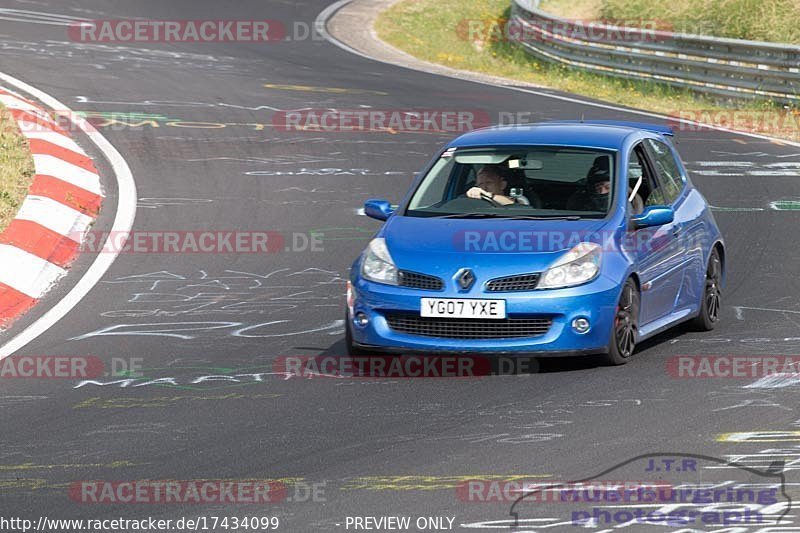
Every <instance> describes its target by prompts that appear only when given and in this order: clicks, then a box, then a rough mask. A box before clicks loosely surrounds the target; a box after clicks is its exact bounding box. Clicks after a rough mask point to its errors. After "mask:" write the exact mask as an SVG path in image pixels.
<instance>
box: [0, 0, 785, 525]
mask: <svg viewBox="0 0 800 533" xmlns="http://www.w3.org/2000/svg"><path fill="white" fill-rule="evenodd" d="M329 3H330V2H327V1H298V2H293V1H285V0H280V1H278V0H275V1H256V0H240V1H237V2H225V3H224V9H221V7H222V4H221V3H220V2H211V1H208V0H171V1H169V2H164V1H154V0H137V1H135V2H131V1H120V0H58V1H55V0H41V1H36V2H29V1H21V0H7V2H6V5H5V7H7V8H11V9H18V10H28V11H36V12H46V13H55V14H60V15H67V16H69V17H76V18H80V17H86V18H95V19H128V18H150V19H218V18H225V19H231V20H233V19H263V18H269V19H276V20H280V21H283V22H284V23H285V24H286V25H287V26H289V27H291V26H292V25H293V24H294V23H295V22H300V23H304V24H305V25H306V26H311V25H313V21H314V19H315V18H316V17H317V15H318V14H319V13H320V12H321V11H322V10H323V9H324V8H325V7H326V6H327V5H328V4H329ZM10 19H15V20H10ZM42 20H48V19H47V17H45V18H44V19H38V21H32V20H30V19H27V18H26V17H19V16H10V15H9V14H8V13H7V12H2V11H0V71H2V72H4V73H6V74H9V75H11V76H15V77H17V78H20V79H22V80H24V81H25V82H27V83H29V84H31V85H33V86H34V87H36V88H38V89H41V90H42V91H44V92H46V93H48V94H50V95H52V96H54V97H55V98H57V99H59V100H61V101H62V102H63V103H65V104H66V105H67V106H69V107H70V108H72V109H73V110H75V111H85V112H88V113H91V114H92V115H90V116H101V117H103V116H104V117H108V116H111V115H108V114H110V113H112V114H114V115H113V116H114V117H116V118H117V119H119V121H120V122H122V123H123V124H122V125H120V124H112V125H109V126H108V127H105V128H102V129H101V133H103V135H105V136H106V138H107V139H108V140H109V141H110V142H111V143H112V144H113V145H114V146H115V147H116V148H117V150H119V152H120V153H121V154H122V155H123V156H124V158H125V159H126V161H127V163H128V164H129V165H130V167H131V170H132V171H133V175H134V178H135V181H136V186H137V190H138V195H139V200H138V208H137V214H136V220H135V224H134V230H137V231H173V230H180V231H184V230H185V231H192V230H204V229H213V230H234V229H240V230H268V231H278V232H281V233H282V234H283V235H289V236H291V235H293V234H295V233H297V234H305V235H306V236H307V235H309V234H320V233H321V234H323V235H324V240H323V241H322V246H323V248H324V250H323V251H317V252H314V251H311V250H304V251H288V252H287V251H281V252H280V253H274V254H269V255H264V254H202V253H200V254H175V253H161V254H121V255H120V256H119V257H118V258H117V260H116V261H115V262H114V264H113V265H112V267H111V268H110V270H109V271H108V272H107V273H106V274H105V276H104V277H103V279H102V281H101V282H100V283H98V284H97V286H96V287H95V288H94V289H93V290H92V291H91V292H89V294H88V295H87V296H86V297H85V298H84V299H83V300H82V301H80V303H79V304H78V305H77V306H76V307H75V308H74V309H73V310H72V311H71V312H70V313H69V314H67V315H66V316H65V317H64V318H63V319H62V320H60V321H59V322H58V323H57V324H56V325H54V326H53V327H52V328H50V329H49V330H47V331H46V332H45V333H44V334H42V335H41V336H39V337H38V338H37V339H35V340H34V341H33V342H31V343H30V344H28V345H27V346H25V347H24V348H23V349H21V350H20V351H19V352H18V354H40V355H41V354H45V355H50V354H61V355H87V354H89V355H93V356H96V357H98V358H100V359H102V360H103V361H104V362H105V364H106V365H107V366H106V368H111V367H112V364H115V365H117V368H116V370H119V369H120V368H122V367H124V366H125V365H127V366H128V367H132V368H131V369H132V370H137V368H136V365H138V367H139V371H140V373H141V374H142V375H143V376H144V378H137V379H136V380H135V383H133V384H129V386H121V385H122V384H121V383H120V382H118V380H119V379H121V378H120V377H119V376H104V377H99V378H97V379H96V380H95V382H94V383H83V384H82V383H81V382H80V381H79V380H63V379H61V380H60V379H49V380H48V379H3V380H0V516H4V517H23V518H29V519H32V520H34V521H35V520H37V519H38V518H39V517H40V516H47V517H49V518H65V519H66V518H77V519H79V518H84V519H86V518H97V519H111V518H118V517H123V518H144V517H148V516H152V517H157V518H163V519H178V518H181V517H200V516H212V515H215V516H219V517H222V516H276V517H279V519H280V521H281V525H280V528H279V530H282V531H291V532H312V531H338V530H346V529H345V528H346V523H347V522H346V520H347V517H348V516H349V517H354V516H375V517H378V516H411V517H413V520H416V518H417V517H452V518H454V522H453V525H452V528H453V529H459V530H465V531H466V530H477V531H495V530H497V529H489V528H488V526H489V525H490V524H488V523H487V522H490V521H507V520H509V508H510V506H511V505H510V503H509V502H495V503H483V502H471V501H464V498H460V497H459V494H458V493H457V490H456V489H457V486H458V485H459V483H461V482H463V481H465V480H475V479H478V480H482V479H489V478H490V477H491V478H492V479H507V478H509V477H512V476H513V477H517V478H523V477H524V478H525V479H533V478H541V479H555V480H576V479H585V478H589V477H594V476H596V475H598V474H599V473H602V472H604V471H607V470H609V469H613V468H615V467H616V466H617V465H619V464H620V463H623V462H625V461H627V460H629V459H632V458H636V457H638V456H640V455H642V454H651V453H658V454H661V455H664V456H667V455H676V456H678V455H680V454H700V455H703V456H709V457H713V458H717V459H719V460H720V461H723V462H724V461H729V460H735V461H742V462H744V464H748V465H750V466H752V467H753V468H761V469H765V468H766V467H768V466H769V465H770V464H771V463H772V462H773V461H774V460H785V461H786V464H785V467H784V469H785V470H784V471H785V474H786V485H787V486H788V489H789V492H791V491H792V489H793V488H795V487H797V485H796V483H798V482H800V479H798V476H797V474H796V473H797V471H798V469H800V466H797V465H800V403H799V402H798V399H797V398H798V396H797V391H798V386H800V379H798V380H793V379H790V378H787V379H785V380H783V381H780V382H777V383H776V382H775V381H772V382H769V383H767V382H764V381H757V379H755V378H754V379H720V378H718V379H678V378H675V377H673V376H671V375H670V374H669V373H668V372H667V362H668V361H669V360H670V358H671V357H673V356H676V355H707V354H719V355H765V354H770V355H772V354H776V355H778V354H785V355H791V354H796V353H798V349H800V330H799V329H798V325H800V318H798V317H800V314H799V313H800V307H799V306H798V301H797V298H796V295H797V294H800V277H798V276H797V268H796V265H797V264H798V262H800V251H799V250H800V246H798V243H799V242H800V237H799V236H798V234H797V232H796V231H795V230H796V228H797V227H798V222H800V220H799V219H798V216H800V212H798V211H782V210H775V209H773V208H771V202H775V201H779V200H786V199H797V197H798V196H800V193H798V189H797V183H796V182H797V180H798V179H800V149H798V148H796V147H792V146H788V145H783V144H781V143H777V142H774V141H769V140H763V139H756V138H751V137H745V136H741V135H735V134H730V133H724V132H718V131H696V132H693V131H683V132H679V134H678V137H677V138H678V143H679V150H680V151H681V153H682V155H683V157H684V159H685V161H686V163H687V166H688V168H689V169H690V172H691V173H692V177H693V180H694V182H695V183H696V184H697V186H698V187H699V189H700V190H701V191H702V192H703V194H704V195H705V196H706V198H707V199H708V201H709V202H710V203H711V204H712V205H713V206H715V207H716V208H718V209H717V210H716V212H715V216H716V218H717V221H718V223H719V225H720V227H721V229H722V231H723V234H724V236H725V238H726V241H727V250H728V256H727V264H728V286H727V290H726V292H725V293H724V307H723V310H722V323H721V324H720V326H718V328H717V329H716V330H715V331H713V332H711V333H707V334H702V333H694V332H688V331H686V330H684V329H678V330H676V331H673V332H669V333H667V334H663V335H662V336H660V337H658V338H657V339H655V340H653V341H649V342H647V343H646V344H645V345H643V346H640V348H639V351H638V354H637V355H636V357H635V358H634V360H633V361H632V362H631V363H629V364H628V365H626V366H623V367H618V368H608V367H602V366H598V365H597V364H596V363H595V362H594V361H593V360H591V359H575V360H559V361H542V362H541V364H540V366H539V367H538V371H533V372H524V373H522V374H520V375H514V376H497V377H488V378H483V379H452V380H448V379H395V380H369V379H360V380H349V379H326V378H314V379H283V377H282V376H279V375H275V374H272V373H271V372H272V370H273V365H274V362H275V360H276V358H278V357H279V356H285V355H296V354H303V355H316V354H323V353H324V354H334V355H341V354H344V343H343V341H344V333H343V331H344V330H343V327H342V324H343V312H344V305H345V301H344V292H345V279H346V276H347V271H348V268H349V266H350V264H351V262H352V260H353V259H354V258H355V257H356V256H357V255H358V254H359V253H360V252H361V251H362V250H363V248H364V246H365V245H366V243H367V242H368V241H369V239H370V237H371V235H372V234H373V233H374V232H375V231H376V230H377V229H378V227H379V223H378V222H377V221H374V220H372V219H369V218H367V217H364V216H361V215H359V214H358V212H357V210H358V208H360V207H362V206H363V201H364V200H365V199H367V198H372V197H377V198H387V199H390V200H393V201H398V200H400V199H401V197H402V195H404V193H405V192H406V189H407V186H408V184H409V183H410V181H411V180H412V178H413V174H414V173H415V172H417V171H419V169H420V168H421V167H422V166H423V165H424V164H425V163H426V162H427V160H428V159H429V158H430V157H431V156H432V155H433V154H434V153H435V152H436V150H438V149H439V147H440V146H441V145H442V144H443V143H445V142H446V141H447V140H448V139H449V138H451V137H452V136H453V135H454V134H452V133H404V132H386V131H356V132H324V133H320V132H309V131H300V132H288V131H280V130H279V129H277V128H275V127H273V126H272V125H271V122H272V119H273V115H274V114H275V113H276V112H278V111H280V110H291V109H302V108H313V109H326V108H337V109H358V108H366V107H365V106H371V107H372V108H374V109H420V108H426V109H447V110H459V109H479V110H483V111H485V112H486V113H488V114H489V116H490V117H492V119H493V120H494V121H496V117H498V116H499V114H500V113H501V112H505V113H516V112H520V111H521V112H531V113H532V119H534V120H547V119H557V118H569V119H574V118H580V117H582V116H583V117H585V118H586V119H595V118H597V119H599V118H609V119H627V120H641V117H640V116H638V115H635V114H627V113H620V112H614V111H609V110H605V109H602V108H597V107H592V106H587V105H583V104H580V103H574V102H569V101H565V100H556V99H551V98H546V97H542V96H537V95H531V94H526V93H524V92H518V91H514V90H510V89H506V88H495V87H491V86H488V85H482V84H477V83H470V82H467V81H460V80H456V79H450V78H443V77H439V76H434V75H429V74H425V73H421V72H417V71H412V70H407V69H403V68H400V67H394V66H391V65H387V64H384V63H380V62H375V61H370V60H368V59H365V58H362V57H359V56H356V55H352V54H349V53H348V52H346V51H344V50H342V49H340V48H338V47H336V46H334V45H332V44H331V43H329V42H327V41H325V40H322V39H305V40H300V41H287V42H277V43H268V44H265V43H225V42H221V43H202V44H201V43H197V44H191V43H180V44H163V43H128V44H122V43H76V42H72V41H70V39H69V38H68V36H67V32H66V28H65V27H64V26H63V25H51V24H45V23H41V21H42ZM99 113H102V114H105V115H97V114H99ZM126 124H127V125H126ZM220 125H224V126H222V127H221V126H220ZM78 141H79V142H80V143H81V144H82V146H83V147H84V148H85V149H86V150H87V151H89V152H90V153H91V154H92V155H94V156H96V157H97V165H98V168H99V169H100V171H101V173H102V174H103V176H104V179H105V186H106V188H107V190H108V196H109V199H108V200H107V201H106V203H105V204H104V209H103V213H102V215H101V217H100V218H99V220H98V223H97V226H96V229H104V228H105V229H107V228H108V227H110V223H111V220H112V219H113V215H114V212H115V208H116V203H117V201H118V197H117V194H116V185H115V181H114V179H113V174H112V173H111V172H110V167H109V164H108V162H107V161H105V160H103V159H102V157H101V156H100V154H99V152H98V151H97V149H96V147H94V146H93V145H92V144H91V143H88V142H87V141H86V139H85V138H81V137H78ZM301 240H302V239H301ZM287 242H288V241H287ZM91 260H92V257H91V255H87V254H84V255H82V256H81V258H80V259H79V261H78V263H77V264H76V265H75V266H74V267H73V270H72V272H71V274H70V275H69V276H68V277H67V278H66V280H65V281H63V282H62V283H61V284H60V285H59V286H58V287H57V288H56V289H55V290H54V291H52V292H51V293H50V294H49V295H48V297H47V298H46V299H45V300H44V301H43V302H41V303H40V304H39V306H37V307H36V308H35V310H34V311H32V312H31V313H29V314H28V315H26V316H25V317H24V318H23V319H22V320H20V321H18V322H17V323H16V324H15V325H14V326H13V327H12V328H11V329H10V330H9V331H6V332H4V333H3V334H2V336H0V344H2V343H3V342H4V341H6V340H8V339H10V338H11V337H13V336H14V335H15V334H17V333H19V332H20V331H23V330H24V329H25V328H26V326H28V325H29V324H30V323H31V322H32V321H33V320H34V319H35V318H36V317H38V316H40V315H41V314H42V313H43V312H44V311H45V310H46V309H47V308H48V306H51V305H53V304H54V303H55V302H57V301H58V300H59V298H60V297H61V296H63V295H64V294H65V292H66V291H67V290H68V289H69V287H70V286H71V285H72V284H74V283H75V282H76V281H77V280H78V278H79V277H80V273H81V272H82V270H83V269H85V268H86V266H87V265H88V264H89V263H90V262H91ZM0 268H2V265H0ZM122 369H123V370H124V369H125V368H122ZM243 374H249V375H250V376H245V377H243V376H242V375H243ZM253 374H257V375H255V376H253ZM233 375H239V377H237V378H235V379H225V378H224V377H222V378H220V376H233ZM204 376H216V379H210V378H207V379H198V378H201V377H204ZM164 378H173V379H171V380H167V379H164ZM156 380H160V381H156ZM114 382H116V383H114ZM102 383H109V384H105V385H104V384H102ZM753 383H756V384H755V386H750V387H747V386H748V385H751V384H753ZM709 461H710V459H709ZM640 465H641V463H640ZM704 468H706V470H703V469H702V468H699V467H698V469H697V472H696V473H695V474H692V475H694V476H695V477H694V478H693V479H692V480H693V481H703V480H710V479H715V480H718V481H720V480H726V481H732V480H739V479H740V477H741V476H740V477H737V476H739V475H740V472H738V471H737V469H735V468H733V467H730V466H728V467H727V469H726V468H725V465H724V464H717V465H716V467H715V466H714V464H713V462H709V463H708V464H707V465H705V467H704ZM686 474H687V476H688V477H686V479H687V480H688V479H689V477H690V476H689V475H688V472H687V473H686ZM750 474H751V473H748V474H747V475H750ZM637 476H639V477H637ZM643 476H648V472H647V471H643V470H642V469H641V468H639V470H638V471H636V469H633V470H630V468H629V469H628V470H627V471H625V472H614V471H612V472H611V473H607V474H605V475H604V478H605V479H614V480H620V479H633V480H637V479H648V478H647V477H643ZM726 476H727V477H726ZM143 479H151V480H198V479H214V480H242V479H277V480H283V481H284V482H285V483H286V484H287V486H288V487H289V489H288V490H289V491H288V495H289V499H290V500H292V501H284V502H281V503H275V504H272V505H269V506H267V507H264V506H259V505H255V504H245V503H218V504H211V505H192V504H141V503H140V504H133V505H132V504H124V503H117V504H107V503H97V504H91V503H82V502H78V501H76V500H75V498H73V497H71V495H70V489H71V487H74V484H75V483H76V482H81V481H85V480H107V481H121V480H143ZM314 488H316V489H317V495H316V496H313V497H312V496H310V495H309V494H308V491H309V490H312V489H314ZM298 500H299V501H298ZM559 512H560V511H559ZM791 514H792V513H791V512H790V513H789V515H787V520H790V519H791V516H790V515H791ZM523 516H524V517H526V518H531V517H533V518H537V517H538V518H542V519H543V521H541V522H525V523H524V524H525V525H526V527H527V528H528V529H524V528H523V529H519V530H518V531H522V530H526V531H534V530H535V531H538V530H542V531H548V530H561V529H558V528H555V527H553V528H552V529H547V528H540V529H535V528H534V526H535V525H536V524H538V526H544V525H546V524H549V523H550V522H547V519H549V518H553V517H555V516H558V514H557V513H549V514H548V512H544V511H543V510H542V509H541V508H537V507H536V506H534V505H526V506H525V507H524V509H523V510H522V511H521V512H520V517H523ZM444 525H445V526H446V525H447V521H446V520H445V521H444ZM500 525H501V526H505V525H508V522H501V523H500ZM609 527H611V526H609ZM352 529H353V526H350V530H352ZM429 529H430V528H429ZM567 529H569V530H574V529H575V528H574V527H566V526H565V527H564V529H563V530H567ZM622 529H623V530H627V531H646V530H650V529H647V528H646V527H645V526H643V525H641V524H638V525H637V524H634V525H630V526H627V527H624V528H622ZM652 529H653V530H654V531H655V530H657V529H658V530H660V531H671V530H679V529H680V528H677V527H676V528H667V527H664V526H660V527H659V528H656V527H653V528H652ZM68 530H70V529H62V530H61V531H68ZM208 530H213V529H210V528H209V529H208ZM216 530H217V531H224V530H225V529H223V527H222V526H220V527H218V528H216ZM241 530H242V531H244V529H241ZM380 530H382V529H380ZM412 530H413V529H412ZM500 530H504V529H500ZM597 530H600V528H598V529H597ZM701 530H702V531H705V529H701ZM751 530H752V531H755V530H756V529H751ZM751 530H748V531H751ZM790 530H791V529H785V530H781V531H790ZM53 531H57V530H56V529H53Z"/></svg>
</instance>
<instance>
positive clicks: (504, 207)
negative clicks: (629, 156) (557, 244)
mask: <svg viewBox="0 0 800 533" xmlns="http://www.w3.org/2000/svg"><path fill="white" fill-rule="evenodd" d="M614 162H615V158H614V153H613V152H608V151H602V150H593V149H585V148H571V147H542V146H527V147H513V148H480V149H474V148H472V149H463V148H462V149H449V150H447V151H445V152H444V153H443V154H442V156H441V157H440V158H439V160H437V161H436V163H435V164H434V165H433V167H432V168H431V169H430V171H429V172H428V173H427V175H426V176H425V177H424V178H423V179H422V180H421V181H420V184H419V186H418V188H417V190H416V191H415V192H414V195H413V196H412V198H411V201H410V202H409V204H408V208H407V210H406V212H405V214H406V216H416V217H448V218H523V219H524V218H532V219H537V218H567V219H577V218H603V217H605V216H606V214H607V213H608V210H609V206H610V204H611V202H610V199H611V198H612V197H613V182H614V180H613V179H612V177H613V176H614Z"/></svg>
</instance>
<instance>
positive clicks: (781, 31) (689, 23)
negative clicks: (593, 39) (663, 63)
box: [541, 0, 800, 44]
mask: <svg viewBox="0 0 800 533" xmlns="http://www.w3.org/2000/svg"><path fill="white" fill-rule="evenodd" d="M541 7H542V9H544V10H546V11H548V12H551V13H554V14H557V15H561V16H564V17H571V18H584V19H598V18H599V19H605V20H618V21H658V22H659V23H660V24H659V27H663V26H666V27H671V28H672V29H673V31H677V32H681V33H697V34H701V35H714V36H716V37H730V38H733V39H750V40H754V41H770V42H777V43H792V44H800V2H798V1H797V0H670V1H669V2H663V1H662V2H654V1H653V0H544V2H542V5H541ZM630 23H632V22H630Z"/></svg>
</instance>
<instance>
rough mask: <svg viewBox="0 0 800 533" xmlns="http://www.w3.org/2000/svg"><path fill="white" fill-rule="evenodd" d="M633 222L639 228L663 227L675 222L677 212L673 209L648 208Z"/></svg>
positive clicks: (661, 207)
mask: <svg viewBox="0 0 800 533" xmlns="http://www.w3.org/2000/svg"><path fill="white" fill-rule="evenodd" d="M631 220H632V221H633V224H634V225H635V226H636V227H637V228H651V227H653V226H663V225H664V224H669V223H670V222H672V221H673V220H675V210H674V209H672V208H671V207H667V206H663V205H656V206H652V207H648V208H646V209H645V210H644V212H643V213H642V214H641V215H636V216H634V217H632V218H631Z"/></svg>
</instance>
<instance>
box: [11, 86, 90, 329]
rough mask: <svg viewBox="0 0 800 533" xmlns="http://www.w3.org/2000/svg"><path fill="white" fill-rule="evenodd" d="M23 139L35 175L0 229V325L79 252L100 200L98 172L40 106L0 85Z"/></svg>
mask: <svg viewBox="0 0 800 533" xmlns="http://www.w3.org/2000/svg"><path fill="white" fill-rule="evenodd" d="M0 103H2V104H3V105H5V106H6V108H8V110H9V111H10V113H11V115H12V117H13V118H14V120H15V121H16V123H17V125H18V126H19V128H20V131H21V132H22V134H23V135H24V136H25V137H26V138H27V139H28V143H29V145H30V149H31V153H32V154H33V164H34V168H35V175H34V178H33V183H31V186H30V188H29V189H28V196H27V197H26V198H25V200H24V201H23V203H22V206H21V207H20V209H19V212H18V213H17V216H16V218H14V220H12V221H11V224H9V226H8V227H7V228H6V229H5V231H3V232H2V233H0V328H2V327H3V326H7V325H8V324H9V323H10V322H11V321H12V320H14V319H15V318H17V317H18V316H20V315H21V314H22V313H24V312H25V311H27V310H28V309H30V308H31V307H32V306H33V305H34V304H35V303H36V302H37V301H38V300H39V299H40V298H41V297H42V296H43V295H44V294H45V293H46V292H47V291H48V290H49V289H50V287H52V286H53V284H54V283H55V282H56V281H57V280H58V279H59V278H60V277H62V276H63V275H64V274H66V271H67V268H68V267H69V265H70V264H71V263H72V262H73V261H74V260H75V258H76V257H77V256H78V253H79V251H80V244H81V243H80V239H81V238H82V236H83V235H84V234H85V232H86V230H87V229H88V228H89V227H90V226H91V225H92V223H93V222H94V220H95V218H96V217H97V214H98V212H99V211H100V203H101V202H102V200H103V191H102V188H101V186H100V176H99V175H98V173H97V169H96V168H95V167H94V164H93V163H92V159H91V158H90V157H89V156H88V155H86V152H84V151H83V150H82V149H81V148H80V147H79V146H78V145H77V144H76V143H75V141H73V140H72V138H71V137H70V136H69V135H68V134H67V132H65V131H64V130H63V129H62V128H61V127H60V126H59V125H58V124H57V123H56V122H55V121H54V120H53V119H52V118H51V117H50V115H49V114H48V113H47V112H46V111H45V110H44V108H42V107H41V106H39V105H37V104H35V103H33V102H31V101H29V100H27V99H25V98H23V97H21V96H19V95H17V94H15V93H12V92H9V91H7V90H5V89H2V88H0Z"/></svg>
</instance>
